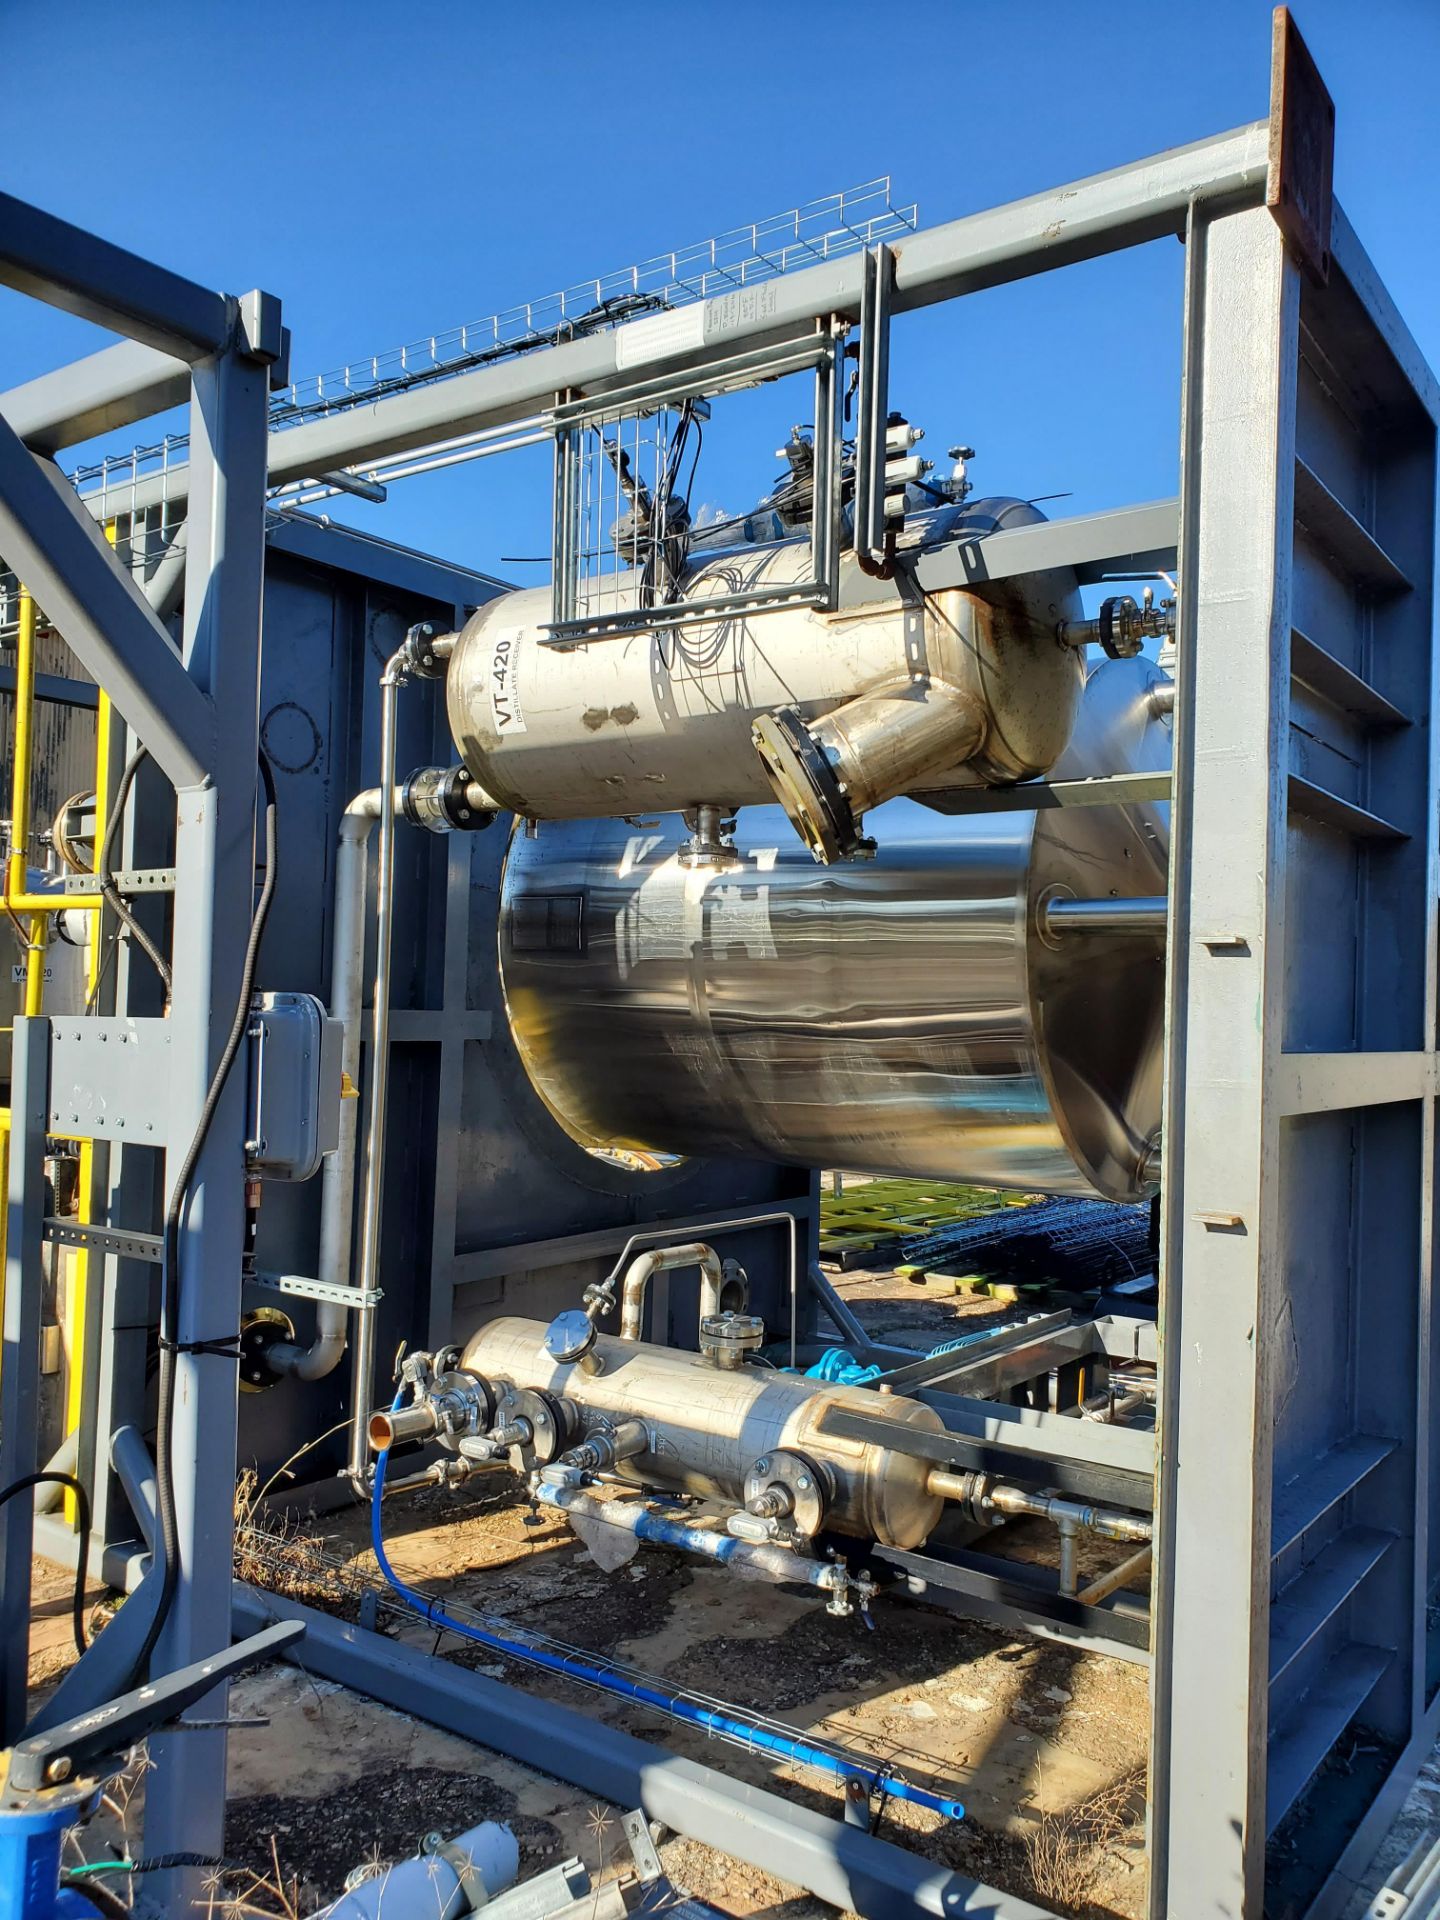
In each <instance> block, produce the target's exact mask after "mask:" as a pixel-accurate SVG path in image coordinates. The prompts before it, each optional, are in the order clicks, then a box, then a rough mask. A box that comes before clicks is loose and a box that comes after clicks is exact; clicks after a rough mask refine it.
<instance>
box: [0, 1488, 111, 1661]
mask: <svg viewBox="0 0 1440 1920" xmlns="http://www.w3.org/2000/svg"><path fill="white" fill-rule="evenodd" d="M46 1486H52V1487H65V1488H67V1489H68V1490H69V1491H70V1492H71V1493H73V1494H74V1496H75V1507H76V1513H77V1517H78V1519H79V1521H80V1552H79V1556H78V1558H77V1559H76V1562H75V1594H74V1598H73V1600H72V1602H71V1607H72V1613H73V1625H74V1629H75V1651H76V1652H77V1653H84V1651H85V1550H86V1548H87V1547H88V1545H89V1543H90V1496H89V1494H88V1493H86V1491H85V1489H84V1487H82V1486H81V1484H80V1482H79V1481H78V1480H77V1479H76V1478H75V1476H74V1474H73V1473H54V1472H52V1471H51V1470H50V1469H49V1468H48V1467H47V1468H46V1469H45V1470H44V1471H43V1472H41V1473H24V1474H22V1475H21V1476H20V1478H19V1479H18V1480H12V1481H11V1482H10V1485H9V1486H8V1487H6V1489H5V1491H4V1492H3V1493H0V1507H3V1506H4V1504H5V1502H6V1501H7V1500H13V1499H14V1497H15V1495H16V1494H17V1493H24V1492H26V1490H27V1489H28V1488H30V1487H46Z"/></svg>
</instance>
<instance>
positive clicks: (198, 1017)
mask: <svg viewBox="0 0 1440 1920" xmlns="http://www.w3.org/2000/svg"><path fill="white" fill-rule="evenodd" d="M267 394H268V378H267V368H266V367H265V366H264V365H263V364H261V363H259V362H258V361H256V360H255V359H252V358H249V357H246V356H245V354H244V352H243V348H241V347H237V348H234V349H232V350H231V351H230V352H228V353H226V354H223V355H220V356H218V357H217V358H215V359H214V360H212V361H209V362H206V363H204V364H202V365H200V366H197V367H196V369H195V374H194V384H193V398H192V402H191V448H192V453H191V466H192V471H193V473H194V476H195V481H196V483H197V484H196V485H195V486H194V487H193V489H192V493H191V505H190V517H189V526H188V533H187V539H188V560H187V567H186V593H185V626H184V657H185V664H186V666H187V668H188V669H189V671H190V674H191V675H192V677H193V678H194V679H195V681H196V682H197V683H198V684H199V685H200V687H201V688H202V689H203V690H204V691H205V692H207V693H208V694H209V695H210V696H211V697H212V699H213V700H214V703H215V709H216V713H217V715H218V716H219V722H220V723H219V725H218V727H217V729H216V746H215V754H214V762H213V766H212V770H211V778H210V780H209V782H208V783H207V784H206V785H204V786H203V787H195V788H187V789H184V790H182V791H181V792H180V793H179V794H178V795H177V822H178V824H177V828H176V844H175V866H176V887H175V937H174V976H175V994H174V1001H173V1005H172V1010H171V1016H170V1026H171V1029H172V1033H173V1042H172V1044H173V1048H174V1070H173V1081H172V1085H173V1088H174V1094H175V1109H174V1116H173V1122H172V1133H171V1143H172V1144H171V1146H170V1149H169V1152H168V1153H167V1157H166V1186H167V1202H168V1198H169V1195H170V1193H171V1192H172V1191H173V1182H174V1180H175V1176H176V1174H177V1172H178V1170H179V1167H180V1163H181V1161H182V1160H183V1158H184V1155H185V1151H186V1147H187V1145H188V1143H189V1140H190V1137H191V1135H192V1134H193V1132H194V1130H195V1128H196V1126H197V1125H198V1123H199V1121H200V1116H201V1111H202V1108H203V1106H204V1102H205V1098H206V1093H207V1090H208V1087H209V1084H210V1080H211V1077H212V1075H213V1073H214V1070H215V1066H216V1063H217V1060H218V1058H219V1055H220V1052H221V1050H222V1048H223V1046H224V1043H225V1039H226V1035H227V1031H228V1029H229V1026H230V1023H231V1020H232V1018H233V1015H234V1011H235V1006H236V1001H237V996H238V994H239V991H240V985H241V974H242V968H243V957H244V950H245V945H246V938H247V934H248V931H249V925H250V918H251V913H252V910H253V905H254V899H255V843H254V818H255V793H256V773H257V754H258V698H259V664H260V615H261V588H262V579H263V569H264V499H265V442H266V428H267V418H266V410H267ZM244 1100H245V1072H244V1066H243V1061H241V1062H239V1063H237V1066H236V1070H235V1071H234V1073H232V1075H231V1077H230V1082H229V1085H228V1087H227V1089H226V1091H225V1094H224V1096H223V1098H222V1100H221V1102H220V1106H219V1110H218V1111H217V1113H216V1115H215V1120H214V1125H213V1128H212V1130H211V1133H210V1137H209V1143H208V1145H207V1146H206V1148H205V1151H204V1153H203V1154H202V1156H201V1158H200V1162H199V1165H198V1167H197V1169H196V1175H195V1179H194V1181H193V1182H192V1186H191V1197H190V1200H189V1203H188V1207H187V1211H186V1214H185V1217H184V1219H183V1221H182V1228H181V1243H180V1283H181V1293H180V1300H181V1304H180V1313H179V1318H178V1324H177V1336H178V1339H179V1340H180V1341H181V1342H182V1343H186V1342H194V1341H204V1340H216V1339H223V1338H225V1337H227V1336H233V1334H234V1333H235V1331H236V1329H237V1328H238V1326H239V1324H240V1311H241V1287H240V1264H241V1255H242V1249H243V1238H244V1179H245V1152H244V1141H245V1124H244ZM238 1390H239V1389H238V1369H237V1366H236V1363H235V1361H234V1359H233V1358H230V1357H226V1356H224V1355H217V1354H214V1353H181V1354H179V1355H178V1356H177V1362H176V1395H175V1418H174V1425H173V1456H174V1480H175V1501H176V1508H177V1517H178V1530H179V1540H180V1580H179V1587H178V1590H177V1592H176V1596H175V1603H174V1607H173V1610H172V1612H171V1615H170V1619H169V1624H168V1625H167V1627H166V1629H165V1632H164V1635H163V1636H162V1638H161V1640H160V1643H159V1646H158V1647H157V1649H156V1662H155V1664H156V1669H157V1670H158V1671H167V1670H169V1669H172V1668H175V1667H181V1666H185V1665H186V1664H188V1663H189V1662H191V1661H194V1660H198V1659H201V1658H203V1657H204V1656H205V1655H206V1654H209V1653H213V1652H214V1651H215V1650H216V1648H218V1647H221V1646H225V1645H227V1644H228V1642H229V1638H230V1576H231V1561H232V1555H233V1549H234V1499H235V1467H236V1417H237V1395H238ZM225 1697H226V1696H225V1692H224V1689H217V1691H216V1694H215V1696H213V1698H212V1699H211V1700H210V1701H209V1702H208V1703H207V1705H206V1706H205V1708H204V1709H203V1711H202V1712H201V1713H200V1714H198V1715H197V1716H196V1717H197V1718H205V1719H223V1718H224V1712H225ZM150 1754H151V1759H152V1761H153V1762H154V1763H155V1764H154V1771H153V1772H152V1773H150V1774H149V1775H148V1777H147V1780H146V1788H145V1801H146V1807H145V1847H146V1852H147V1853H149V1854H152V1855H154V1854H164V1853H172V1852H186V1853H198V1854H208V1855H215V1856H218V1855H220V1854H221V1853H222V1851H223V1841H224V1800H225V1735H224V1733H223V1732H221V1731H209V1732H199V1733H183V1734H178V1735H176V1734H172V1735H169V1736H167V1737H165V1738H163V1739H157V1740H154V1741H152V1742H151V1747H150ZM159 1878H162V1876H157V1879H159ZM163 1879H164V1880H165V1882H166V1883H167V1884H166V1885H164V1886H163V1887H157V1888H156V1889H154V1891H156V1892H157V1893H162V1894H163V1896H164V1898H165V1900H166V1901H167V1903H168V1904H169V1905H170V1906H172V1907H174V1909H175V1910H176V1911H179V1910H181V1908H182V1907H188V1906H189V1904H190V1903H191V1901H192V1900H193V1899H195V1898H197V1897H198V1895H199V1880H200V1875H199V1874H198V1873H197V1872H196V1870H194V1869H190V1870H188V1872H187V1873H174V1874H166V1875H164V1876H163Z"/></svg>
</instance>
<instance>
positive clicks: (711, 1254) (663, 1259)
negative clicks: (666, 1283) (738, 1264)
mask: <svg viewBox="0 0 1440 1920" xmlns="http://www.w3.org/2000/svg"><path fill="white" fill-rule="evenodd" d="M675 1267H699V1269H700V1318H701V1319H702V1320H704V1319H705V1318H706V1317H707V1315H710V1314H715V1313H719V1311H720V1288H721V1285H722V1282H723V1274H722V1271H721V1267H720V1256H719V1254H718V1253H716V1251H715V1249H714V1248H713V1247H707V1246H705V1245H704V1244H703V1242H700V1241H691V1242H687V1243H685V1244H683V1245H681V1246H678V1247H652V1248H651V1250H650V1252H649V1253H642V1254H637V1256H636V1257H635V1259H634V1260H632V1261H631V1262H630V1265H629V1267H628V1268H627V1270H626V1274H625V1285H624V1288H623V1289H622V1291H621V1294H620V1338H621V1339H622V1340H638V1339H639V1338H640V1329H641V1326H642V1323H643V1322H644V1318H645V1294H646V1291H647V1289H648V1288H649V1285H650V1276H651V1275H652V1274H655V1273H664V1272H667V1271H669V1270H670V1269H673V1268H675Z"/></svg>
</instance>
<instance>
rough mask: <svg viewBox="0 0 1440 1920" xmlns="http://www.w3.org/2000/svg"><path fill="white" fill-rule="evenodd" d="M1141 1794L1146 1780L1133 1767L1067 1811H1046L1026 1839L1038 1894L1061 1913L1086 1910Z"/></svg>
mask: <svg viewBox="0 0 1440 1920" xmlns="http://www.w3.org/2000/svg"><path fill="white" fill-rule="evenodd" d="M1043 1784H1044V1783H1043V1781H1042V1783H1041V1788H1042V1792H1043ZM1142 1795H1143V1781H1142V1779H1141V1776H1140V1774H1139V1772H1138V1771H1133V1770H1132V1771H1131V1772H1128V1773H1122V1774H1121V1775H1120V1776H1119V1778H1118V1779H1115V1780H1112V1781H1111V1782H1110V1783H1109V1785H1108V1786H1105V1787H1101V1788H1100V1789H1099V1791H1098V1792H1096V1793H1092V1794H1090V1795H1089V1796H1088V1797H1087V1798H1086V1799H1084V1800H1080V1801H1077V1802H1076V1804H1075V1805H1074V1806H1073V1807H1067V1808H1066V1809H1065V1810H1064V1811H1063V1812H1060V1813H1049V1812H1045V1811H1043V1810H1042V1812H1041V1814H1040V1818H1039V1821H1038V1823H1037V1824H1036V1827H1035V1829H1034V1831H1033V1832H1032V1833H1030V1834H1029V1835H1027V1837H1026V1841H1025V1851H1026V1854H1027V1857H1028V1859H1029V1864H1030V1878H1031V1881H1032V1883H1033V1885H1034V1889H1035V1892H1036V1895H1037V1896H1038V1897H1039V1898H1040V1899H1041V1900H1043V1901H1045V1902H1046V1903H1047V1904H1048V1905H1050V1906H1053V1907H1056V1908H1057V1909H1059V1910H1060V1911H1062V1912H1066V1913H1072V1914H1079V1913H1083V1912H1084V1911H1085V1909H1086V1907H1087V1906H1088V1905H1089V1904H1090V1901H1091V1898H1092V1896H1093V1894H1094V1892H1095V1889H1096V1884H1097V1882H1098V1880H1099V1878H1100V1872H1101V1868H1102V1865H1103V1863H1104V1857H1105V1853H1106V1850H1107V1849H1108V1848H1110V1847H1112V1846H1114V1845H1115V1844H1116V1842H1117V1841H1119V1840H1122V1839H1123V1838H1124V1836H1125V1835H1126V1833H1128V1832H1129V1830H1130V1828H1131V1827H1132V1826H1134V1824H1135V1822H1136V1820H1137V1818H1138V1817H1139V1804H1138V1803H1139V1802H1141V1800H1142Z"/></svg>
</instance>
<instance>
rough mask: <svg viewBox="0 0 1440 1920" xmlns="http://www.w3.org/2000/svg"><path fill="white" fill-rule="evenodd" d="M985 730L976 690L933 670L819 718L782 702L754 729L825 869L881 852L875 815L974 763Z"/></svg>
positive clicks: (782, 798)
mask: <svg viewBox="0 0 1440 1920" xmlns="http://www.w3.org/2000/svg"><path fill="white" fill-rule="evenodd" d="M985 735H986V721H985V715H984V712H983V710H982V708H981V705H980V702H979V701H978V700H977V699H976V698H975V697H974V695H973V694H969V693H965V692H963V691H962V690H961V689H960V688H958V687H952V686H950V685H949V684H948V683H946V682H945V681H941V680H933V679H928V678H926V677H924V676H919V677H915V678H911V679H907V680H902V681H897V682H894V683H892V684H890V685H888V686H884V687H880V688H877V689H876V690H875V691H873V692H870V693H862V694H859V695H857V696H856V698H854V699H853V700H847V701H845V702H844V704H843V705H841V706H838V707H835V708H833V709H832V711H831V712H829V713H827V714H823V715H821V717H820V718H819V719H817V720H811V721H806V720H803V719H802V718H801V716H800V714H799V713H798V712H797V710H796V709H795V708H794V707H781V708H780V709H779V710H778V711H776V712H775V713H762V714H761V715H759V717H758V718H757V719H756V720H755V722H754V724H753V726H752V727H751V730H750V737H751V739H752V740H753V742H754V745H755V751H756V753H758V754H759V756H760V761H761V764H762V765H763V767H764V769H765V773H766V777H767V778H768V779H769V781H770V784H771V786H772V787H773V788H774V789H775V797H776V799H777V800H778V801H779V802H780V805H781V806H782V807H783V808H784V809H785V812H786V814H787V815H788V816H789V819H790V823H791V825H792V826H793V827H794V828H795V831H796V832H797V833H798V834H799V835H800V838H801V839H802V840H803V841H804V842H805V844H806V846H807V847H809V849H810V852H811V854H812V856H813V857H814V859H815V860H816V861H817V863H819V864H820V865H822V866H829V865H830V864H831V863H832V862H834V861H836V860H844V859H864V858H866V857H868V856H869V855H870V854H872V853H873V852H874V850H875V846H874V842H873V841H871V840H867V839H866V838H865V836H864V834H863V833H862V832H861V821H862V819H863V818H864V816H865V814H866V813H868V812H869V811H870V810H871V809H872V808H874V807H878V806H880V805H881V804H882V803H883V802H884V801H886V800H894V799H895V798H897V796H898V795H900V794H902V793H905V792H907V791H908V790H909V788H910V787H911V785H912V784H913V783H914V782H915V781H916V780H919V779H922V778H923V777H925V776H926V775H927V774H932V773H936V772H940V771H942V770H943V769H944V768H946V767H955V766H959V765H961V763H962V762H964V761H966V760H969V759H972V758H973V757H974V755H975V754H977V753H978V752H979V751H980V749H981V747H982V746H983V745H984V742H985Z"/></svg>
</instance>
